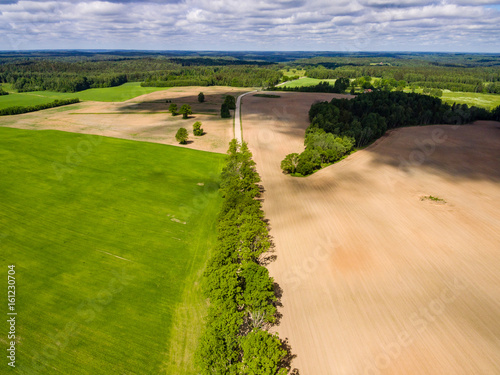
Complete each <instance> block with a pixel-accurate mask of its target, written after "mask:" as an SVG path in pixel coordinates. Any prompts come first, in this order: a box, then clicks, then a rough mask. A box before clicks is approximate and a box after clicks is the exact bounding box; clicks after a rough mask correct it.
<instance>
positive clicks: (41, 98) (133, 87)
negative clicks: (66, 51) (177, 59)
mask: <svg viewBox="0 0 500 375" xmlns="http://www.w3.org/2000/svg"><path fill="white" fill-rule="evenodd" d="M2 87H3V88H4V90H6V91H9V92H10V93H9V95H2V96H0V109H2V108H7V107H13V106H23V107H24V106H31V105H37V104H44V103H49V102H52V101H54V100H55V99H70V98H79V99H80V100H82V101H83V100H91V101H98V102H123V101H125V100H129V99H132V98H135V97H137V96H140V95H144V94H149V93H152V92H155V91H161V90H167V89H169V87H141V84H140V82H128V83H125V84H123V85H121V86H116V87H107V88H102V89H88V90H84V91H79V92H69V93H62V92H53V91H33V92H23V93H15V92H13V91H12V89H11V87H10V85H5V84H4V85H2Z"/></svg>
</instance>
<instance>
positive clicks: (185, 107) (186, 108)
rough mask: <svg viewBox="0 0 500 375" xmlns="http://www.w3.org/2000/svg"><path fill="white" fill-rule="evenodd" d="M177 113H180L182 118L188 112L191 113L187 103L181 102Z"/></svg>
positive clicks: (186, 116) (186, 115) (184, 117)
mask: <svg viewBox="0 0 500 375" xmlns="http://www.w3.org/2000/svg"><path fill="white" fill-rule="evenodd" d="M179 113H180V114H182V118H183V119H187V118H188V116H189V115H190V114H192V113H193V111H192V110H191V106H190V105H189V104H183V105H182V107H181V109H180V110H179Z"/></svg>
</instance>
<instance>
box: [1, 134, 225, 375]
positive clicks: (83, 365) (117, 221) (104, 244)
mask: <svg viewBox="0 0 500 375" xmlns="http://www.w3.org/2000/svg"><path fill="white" fill-rule="evenodd" d="M0 150H1V151H0V162H1V165H2V169H1V171H0V195H1V196H2V200H1V201H0V258H1V260H2V262H3V264H4V265H7V264H15V265H16V279H17V284H16V285H17V290H18V296H17V311H18V313H19V315H18V319H19V320H20V322H21V323H20V324H18V326H17V329H18V332H17V333H16V334H17V337H18V345H17V349H18V352H17V355H18V359H19V361H18V363H16V365H17V366H16V370H17V371H18V372H19V373H23V374H38V373H39V374H49V373H50V374H53V373H60V374H78V373H82V371H83V372H84V373H89V374H105V373H106V374H159V373H166V374H195V373H196V371H195V369H194V363H193V359H192V355H193V352H194V350H195V348H196V343H197V339H198V336H199V334H200V332H201V330H202V328H203V319H202V317H203V316H204V314H205V311H206V303H205V300H204V298H203V297H202V296H201V292H200V290H199V284H198V281H199V279H200V277H201V271H202V269H203V267H204V264H205V262H206V259H207V258H208V256H209V249H210V248H211V246H212V245H213V242H214V240H215V228H214V226H215V224H214V217H215V216H216V215H217V212H218V211H219V208H220V197H219V195H218V191H217V190H218V183H219V174H220V169H221V167H222V163H223V159H224V156H223V155H220V154H216V153H207V152H201V151H196V150H189V149H182V148H180V147H172V146H167V145H161V144H153V143H147V142H134V141H130V140H122V139H115V138H108V137H98V136H90V135H82V134H72V133H66V132H59V131H29V130H20V129H11V128H0ZM1 302H2V304H3V305H4V306H6V305H7V302H6V299H5V297H2V299H1ZM5 338H6V336H3V337H2V338H1V339H0V341H1V342H2V344H3V345H7V343H6V341H5ZM82 369H84V370H82Z"/></svg>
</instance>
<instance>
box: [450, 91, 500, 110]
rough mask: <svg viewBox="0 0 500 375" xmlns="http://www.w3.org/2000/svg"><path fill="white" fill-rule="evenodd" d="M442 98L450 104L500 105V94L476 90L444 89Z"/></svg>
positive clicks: (488, 107)
mask: <svg viewBox="0 0 500 375" xmlns="http://www.w3.org/2000/svg"><path fill="white" fill-rule="evenodd" d="M441 100H443V102H446V103H449V104H453V103H457V104H467V105H468V106H476V107H483V108H487V109H493V108H496V107H498V106H499V105H500V95H495V94H481V93H475V92H452V91H444V92H443V96H442V97H441Z"/></svg>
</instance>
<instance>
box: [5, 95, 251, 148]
mask: <svg viewBox="0 0 500 375" xmlns="http://www.w3.org/2000/svg"><path fill="white" fill-rule="evenodd" d="M112 89H113V88H109V89H99V90H112ZM200 91H202V92H203V93H204V94H205V102H204V103H199V102H198V93H199V92H200ZM247 91H248V90H247ZM242 92H245V91H244V89H238V88H232V87H174V88H170V89H168V90H161V91H157V92H153V93H150V94H145V95H141V96H138V97H134V98H133V99H130V100H127V101H124V102H113V103H103V102H83V103H79V104H74V105H69V106H64V107H59V108H54V109H49V110H44V111H39V112H32V113H26V114H23V115H16V116H3V117H1V118H0V126H9V127H16V128H22V129H38V130H40V129H53V130H63V131H68V132H76V133H86V134H96V135H104V136H110V137H116V138H125V139H132V140H138V141H148V142H155V143H164V144H171V145H178V142H177V141H176V140H175V133H176V132H177V130H178V129H179V128H180V127H185V128H186V129H187V130H188V132H189V133H190V136H189V143H188V144H187V145H185V146H183V147H187V148H193V149H198V150H204V151H212V152H220V153H225V152H226V149H227V145H228V143H229V141H230V140H231V138H232V137H233V120H232V119H221V118H220V106H221V104H222V102H223V101H224V96H225V95H234V96H237V95H239V94H240V93H242ZM8 96H10V95H8ZM166 100H170V101H171V102H172V103H176V104H177V106H178V107H179V108H180V107H181V106H182V104H189V105H190V106H191V108H192V109H193V114H192V115H190V116H189V119H186V120H185V119H183V118H182V116H181V115H178V116H172V115H171V114H170V113H169V112H168V107H169V105H170V104H169V103H166ZM195 121H201V122H202V128H203V129H204V131H205V133H206V134H205V135H203V136H200V137H195V136H193V133H192V130H193V123H194V122H195Z"/></svg>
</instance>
